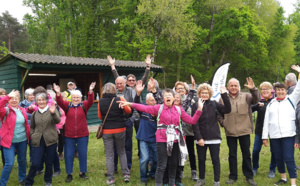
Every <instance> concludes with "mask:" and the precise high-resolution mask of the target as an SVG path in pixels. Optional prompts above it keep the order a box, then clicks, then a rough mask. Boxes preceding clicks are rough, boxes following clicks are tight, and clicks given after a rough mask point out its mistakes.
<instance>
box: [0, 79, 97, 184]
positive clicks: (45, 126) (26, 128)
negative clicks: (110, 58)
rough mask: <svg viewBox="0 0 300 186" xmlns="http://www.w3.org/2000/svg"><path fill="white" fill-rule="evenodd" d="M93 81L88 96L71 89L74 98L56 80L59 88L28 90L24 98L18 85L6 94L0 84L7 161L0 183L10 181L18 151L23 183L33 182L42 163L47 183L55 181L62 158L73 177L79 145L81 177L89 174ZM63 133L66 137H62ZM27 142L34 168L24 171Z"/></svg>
mask: <svg viewBox="0 0 300 186" xmlns="http://www.w3.org/2000/svg"><path fill="white" fill-rule="evenodd" d="M70 84H75V83H73V82H69V83H68V85H70ZM95 84H96V83H95V82H93V83H91V85H90V87H89V93H88V100H86V101H82V93H81V91H79V90H75V89H73V90H71V92H70V93H71V99H70V101H67V94H66V93H65V92H61V90H60V87H59V86H58V85H56V84H53V89H54V91H55V92H53V90H51V91H52V92H51V91H50V89H49V90H46V89H45V88H43V87H42V86H38V87H36V88H35V89H32V88H29V89H27V90H25V100H23V101H22V102H20V99H21V97H20V93H19V91H15V90H12V91H11V92H10V93H9V94H7V93H6V91H5V90H4V89H0V94H1V97H0V119H1V124H2V125H1V129H0V136H1V152H2V162H3V169H2V173H1V178H0V185H1V186H2V185H6V184H7V182H8V179H9V176H10V173H11V171H12V168H13V165H14V161H15V155H17V161H18V169H19V172H18V175H19V176H18V179H19V185H33V184H34V177H35V176H36V175H38V174H41V173H43V169H44V168H43V166H44V165H45V173H44V180H45V185H47V186H49V185H52V177H55V176H59V175H61V171H60V163H59V160H60V159H64V160H65V166H66V172H67V178H66V182H71V181H72V179H73V176H72V172H73V162H74V156H75V151H77V153H78V159H79V167H80V173H79V177H80V178H83V179H88V176H87V175H86V173H87V147H88V139H89V131H88V127H87V120H86V114H87V111H88V110H89V108H90V107H91V106H92V105H93V103H94V92H93V89H94V87H95ZM50 87H51V86H50ZM47 89H48V87H47ZM51 94H52V96H51ZM62 95H63V97H62ZM59 136H61V137H62V138H63V140H59ZM58 142H59V146H62V147H63V148H64V158H63V157H61V156H62V150H58V151H57V146H58ZM27 144H29V150H30V170H29V172H28V173H27V175H26V166H27V162H26V155H27ZM58 149H60V148H58ZM58 152H59V154H58ZM53 172H54V173H53Z"/></svg>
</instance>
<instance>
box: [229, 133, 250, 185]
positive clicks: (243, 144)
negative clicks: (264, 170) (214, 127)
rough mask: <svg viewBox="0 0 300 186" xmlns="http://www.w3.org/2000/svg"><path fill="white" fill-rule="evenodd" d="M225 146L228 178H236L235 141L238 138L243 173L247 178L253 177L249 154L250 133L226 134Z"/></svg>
mask: <svg viewBox="0 0 300 186" xmlns="http://www.w3.org/2000/svg"><path fill="white" fill-rule="evenodd" d="M226 138H227V146H228V148H229V158H228V160H229V170H230V174H229V179H232V180H237V179H238V172H237V141H238V140H239V144H240V148H241V151H242V157H243V164H242V169H243V174H244V176H245V177H246V178H248V179H253V171H252V165H251V155H250V134H248V135H244V136H238V137H231V136H227V137H226Z"/></svg>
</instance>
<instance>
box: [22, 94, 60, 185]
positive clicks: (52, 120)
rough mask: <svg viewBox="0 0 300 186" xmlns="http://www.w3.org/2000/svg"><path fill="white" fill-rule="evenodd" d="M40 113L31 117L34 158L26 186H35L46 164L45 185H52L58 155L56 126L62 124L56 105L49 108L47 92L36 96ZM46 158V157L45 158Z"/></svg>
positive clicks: (52, 104)
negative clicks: (41, 169)
mask: <svg viewBox="0 0 300 186" xmlns="http://www.w3.org/2000/svg"><path fill="white" fill-rule="evenodd" d="M35 102H36V103H37V105H38V111H35V112H34V113H33V114H32V116H31V125H30V136H31V141H32V146H33V148H32V151H33V158H32V164H31V167H30V170H29V173H28V175H27V177H26V182H25V185H33V183H34V177H35V176H36V172H37V170H38V169H39V168H40V165H41V164H42V163H44V161H45V165H46V169H45V175H44V180H45V185H47V186H50V185H52V174H53V171H52V166H53V163H54V158H55V155H56V148H57V140H58V135H57V131H56V124H57V123H59V122H60V116H59V112H58V110H57V109H56V106H55V104H54V103H51V106H50V107H49V106H48V105H47V102H48V94H47V92H46V91H45V92H39V93H37V94H36V95H35ZM44 156H45V157H44Z"/></svg>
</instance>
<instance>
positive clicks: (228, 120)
mask: <svg viewBox="0 0 300 186" xmlns="http://www.w3.org/2000/svg"><path fill="white" fill-rule="evenodd" d="M245 87H247V88H248V89H249V90H250V93H251V94H250V93H244V92H240V83H239V81H238V80H237V79H235V78H232V79H230V80H229V81H228V84H227V89H228V91H229V99H230V103H231V112H230V113H229V114H225V115H224V123H223V125H224V128H225V132H226V138H227V145H228V148H229V158H228V160H229V169H230V174H229V180H228V181H226V184H233V183H234V182H236V180H237V179H238V174H237V142H238V141H239V144H240V148H241V151H242V156H243V166H242V169H243V173H244V176H245V177H246V181H247V182H248V183H249V184H250V185H257V183H256V182H255V181H254V180H253V172H252V165H251V155H250V134H251V133H253V123H252V110H251V105H252V104H256V103H258V101H259V98H260V97H259V92H258V89H257V88H256V87H255V85H254V83H253V81H252V79H251V78H247V84H246V85H245ZM220 102H221V103H222V104H223V100H220Z"/></svg>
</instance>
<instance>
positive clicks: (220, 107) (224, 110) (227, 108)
mask: <svg viewBox="0 0 300 186" xmlns="http://www.w3.org/2000/svg"><path fill="white" fill-rule="evenodd" d="M221 97H222V100H223V103H224V105H222V104H219V103H217V102H216V106H217V110H218V112H219V113H220V114H228V113H230V112H231V104H230V101H229V97H228V95H227V93H223V94H221Z"/></svg>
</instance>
